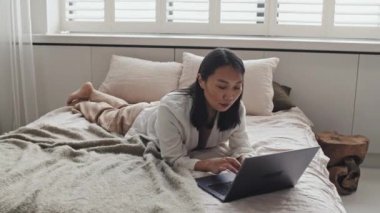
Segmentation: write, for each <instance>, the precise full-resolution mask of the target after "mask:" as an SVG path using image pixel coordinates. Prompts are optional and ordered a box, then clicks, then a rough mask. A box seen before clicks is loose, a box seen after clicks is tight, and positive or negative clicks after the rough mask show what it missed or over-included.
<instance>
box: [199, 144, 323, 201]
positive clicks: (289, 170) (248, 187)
mask: <svg viewBox="0 0 380 213" xmlns="http://www.w3.org/2000/svg"><path fill="white" fill-rule="evenodd" d="M318 149H319V147H311V148H305V149H298V150H293V151H287V152H281V153H275V154H269V155H261V156H255V157H250V158H246V159H245V160H244V162H243V164H242V165H241V167H240V170H239V172H238V173H237V174H234V173H232V172H222V173H220V174H218V175H211V176H206V177H201V178H196V182H197V183H198V186H199V187H200V188H202V189H203V190H205V191H206V192H208V193H209V194H211V195H213V196H214V197H216V198H218V199H219V200H221V201H222V202H228V201H233V200H236V199H240V198H244V197H248V196H253V195H259V194H264V193H269V192H274V191H277V190H281V189H286V188H291V187H294V186H295V184H296V183H297V181H298V179H299V178H300V177H301V175H302V174H303V172H304V171H305V169H306V168H307V166H308V165H309V164H310V162H311V160H312V159H313V158H314V156H315V154H316V153H317V151H318Z"/></svg>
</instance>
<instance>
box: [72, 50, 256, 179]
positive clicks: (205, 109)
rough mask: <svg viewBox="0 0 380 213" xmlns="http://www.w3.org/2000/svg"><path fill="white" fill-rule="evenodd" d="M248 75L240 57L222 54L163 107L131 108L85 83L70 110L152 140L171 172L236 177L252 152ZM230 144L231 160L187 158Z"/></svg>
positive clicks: (140, 105) (168, 97)
mask: <svg viewBox="0 0 380 213" xmlns="http://www.w3.org/2000/svg"><path fill="white" fill-rule="evenodd" d="M244 72H245V69H244V65H243V62H242V60H241V59H240V58H239V57H237V56H236V55H235V54H234V53H233V52H231V51H230V50H228V49H221V48H218V49H215V50H213V51H211V52H210V53H209V54H208V55H207V56H206V57H205V58H204V60H203V61H202V63H201V65H200V68H199V71H198V76H197V79H196V80H195V82H194V83H193V84H192V85H191V86H190V87H189V88H187V89H181V90H176V91H173V92H171V93H169V94H167V95H165V96H164V97H163V98H162V99H161V100H160V102H153V103H137V104H128V103H127V102H126V101H124V100H122V99H119V98H117V97H114V96H110V95H108V94H105V93H102V92H100V91H98V90H96V89H95V88H94V87H93V86H92V84H91V83H90V82H87V83H85V84H84V85H82V87H81V88H80V89H78V90H77V91H75V92H73V93H72V94H71V95H70V97H69V98H68V100H67V104H68V105H74V107H75V109H77V110H79V111H80V112H81V113H82V114H83V116H84V117H85V118H86V119H88V120H89V121H91V122H96V123H97V124H99V125H100V126H102V127H103V128H105V129H106V130H108V131H111V132H117V133H119V134H127V135H132V134H135V133H140V134H144V135H146V136H148V137H149V138H152V139H153V141H154V143H155V145H156V146H157V148H158V149H159V150H160V152H161V156H162V157H163V158H164V159H165V160H166V161H167V162H168V163H169V164H170V165H172V166H176V167H185V168H188V169H191V170H196V171H204V172H213V173H219V172H221V171H224V170H230V171H232V172H235V173H236V172H237V171H238V170H239V168H240V165H241V162H242V161H243V159H244V156H245V155H247V154H249V153H251V152H252V151H253V150H252V148H251V147H250V145H249V141H248V135H247V133H246V129H245V107H244V105H243V104H242V102H241V98H242V92H243V80H244ZM132 92H133V91H132ZM227 140H229V147H230V149H231V151H232V156H231V157H219V158H211V159H205V160H199V159H194V158H190V157H189V154H190V152H192V151H194V150H203V149H205V148H211V147H216V146H218V145H220V144H221V143H222V142H225V141H227Z"/></svg>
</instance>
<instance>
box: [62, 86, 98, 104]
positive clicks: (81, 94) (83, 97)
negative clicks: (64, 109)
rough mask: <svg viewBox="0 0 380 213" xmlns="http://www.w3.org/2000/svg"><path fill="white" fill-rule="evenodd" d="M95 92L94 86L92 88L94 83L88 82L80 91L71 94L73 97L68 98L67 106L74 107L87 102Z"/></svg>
mask: <svg viewBox="0 0 380 213" xmlns="http://www.w3.org/2000/svg"><path fill="white" fill-rule="evenodd" d="M93 91H94V86H92V83H91V82H86V83H84V84H83V85H82V86H81V87H80V88H79V89H78V90H76V91H74V92H73V93H71V95H70V96H69V97H68V98H67V101H66V104H67V105H69V106H73V105H75V104H76V103H78V102H80V101H87V100H88V99H89V98H90V96H91V93H92V92H93Z"/></svg>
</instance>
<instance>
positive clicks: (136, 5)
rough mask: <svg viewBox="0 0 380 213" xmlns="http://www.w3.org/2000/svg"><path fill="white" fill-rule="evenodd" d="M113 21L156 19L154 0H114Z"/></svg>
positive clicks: (147, 20)
mask: <svg viewBox="0 0 380 213" xmlns="http://www.w3.org/2000/svg"><path fill="white" fill-rule="evenodd" d="M115 21H117V22H119V21H120V22H123V21H124V22H154V21H156V0H115Z"/></svg>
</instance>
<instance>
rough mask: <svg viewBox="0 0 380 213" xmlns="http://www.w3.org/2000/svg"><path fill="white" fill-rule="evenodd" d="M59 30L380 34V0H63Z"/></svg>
mask: <svg viewBox="0 0 380 213" xmlns="http://www.w3.org/2000/svg"><path fill="white" fill-rule="evenodd" d="M57 3H59V5H60V26H61V31H62V32H66V31H70V32H94V33H99V32H105V33H112V32H114V33H183V34H193V35H194V34H209V35H252V36H297V37H331V38H338V37H339V38H374V39H379V38H380V0H59V1H57Z"/></svg>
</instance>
